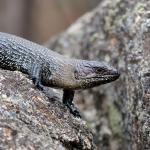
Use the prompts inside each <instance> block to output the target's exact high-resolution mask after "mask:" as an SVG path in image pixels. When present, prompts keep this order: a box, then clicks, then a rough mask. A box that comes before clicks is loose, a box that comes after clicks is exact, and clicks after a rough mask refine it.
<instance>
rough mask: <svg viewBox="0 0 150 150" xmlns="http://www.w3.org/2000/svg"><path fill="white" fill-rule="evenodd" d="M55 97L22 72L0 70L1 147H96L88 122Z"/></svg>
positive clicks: (60, 148) (59, 148) (61, 149)
mask: <svg viewBox="0 0 150 150" xmlns="http://www.w3.org/2000/svg"><path fill="white" fill-rule="evenodd" d="M50 95H55V94H54V93H52V91H51V93H50ZM55 99H56V98H53V100H52V99H48V98H46V96H44V94H43V93H42V92H40V91H39V90H38V89H36V88H35V87H34V85H33V84H32V81H30V80H29V79H27V78H26V76H25V75H23V74H21V73H20V72H11V71H4V70H0V147H1V148H2V149H9V148H12V149H14V150H15V149H19V148H20V147H21V148H23V149H24V148H27V149H28V148H32V149H50V148H51V149H52V150H53V149H54V150H55V149H58V150H63V149H64V150H66V149H72V148H79V149H89V150H92V149H95V147H94V144H93V143H92V139H93V137H92V134H91V132H90V131H89V129H88V128H87V126H86V124H85V122H84V121H83V120H81V119H75V118H74V117H73V116H72V115H71V114H70V113H69V111H68V110H67V108H65V107H64V106H63V104H62V103H61V102H59V101H58V100H55Z"/></svg>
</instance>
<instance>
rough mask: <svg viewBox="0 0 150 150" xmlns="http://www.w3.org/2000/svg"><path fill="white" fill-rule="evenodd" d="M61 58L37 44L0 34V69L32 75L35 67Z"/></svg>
mask: <svg viewBox="0 0 150 150" xmlns="http://www.w3.org/2000/svg"><path fill="white" fill-rule="evenodd" d="M61 57H62V56H61V55H59V54H58V53H55V52H53V51H51V50H49V49H47V48H45V47H43V46H40V45H38V44H36V43H33V42H31V41H28V40H25V39H23V38H20V37H17V36H14V35H10V34H7V33H1V32H0V68H3V69H8V70H19V71H22V72H24V73H26V74H30V72H31V71H32V69H33V67H34V66H35V65H41V64H43V63H45V62H46V61H54V60H55V59H57V58H61ZM55 61H56V60H55Z"/></svg>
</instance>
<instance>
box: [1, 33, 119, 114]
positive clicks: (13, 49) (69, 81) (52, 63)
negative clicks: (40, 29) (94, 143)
mask: <svg viewBox="0 0 150 150" xmlns="http://www.w3.org/2000/svg"><path fill="white" fill-rule="evenodd" d="M0 68H1V69H5V70H10V71H16V70H17V71H20V72H22V73H24V74H27V75H28V76H29V78H30V79H32V81H33V83H34V85H35V86H36V87H37V88H38V89H40V90H43V87H44V86H48V87H52V88H60V89H63V98H62V102H63V104H64V105H65V106H67V108H68V109H69V110H70V113H72V114H73V115H74V116H75V117H81V116H80V113H79V111H78V109H77V108H76V107H75V105H74V104H73V98H74V93H75V90H84V89H88V88H92V87H95V86H98V85H101V84H106V83H109V82H112V81H115V80H116V79H118V78H119V76H120V73H119V71H118V70H117V69H115V68H114V67H112V66H110V65H109V64H107V63H106V62H102V61H92V60H90V61H88V60H82V59H75V58H66V57H65V56H63V55H61V54H59V53H57V52H54V51H52V50H50V49H48V48H46V47H44V46H42V45H39V44H36V43H34V42H31V41H29V40H26V39H24V38H21V37H18V36H15V35H11V34H8V33H2V32H0Z"/></svg>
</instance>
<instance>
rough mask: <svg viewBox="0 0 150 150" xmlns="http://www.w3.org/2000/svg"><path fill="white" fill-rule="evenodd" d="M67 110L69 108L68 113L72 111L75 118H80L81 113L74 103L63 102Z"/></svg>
mask: <svg viewBox="0 0 150 150" xmlns="http://www.w3.org/2000/svg"><path fill="white" fill-rule="evenodd" d="M65 105H66V106H67V107H68V108H69V110H70V113H72V114H73V115H74V116H75V117H77V118H81V115H80V112H79V111H78V109H77V108H76V107H75V106H74V104H71V105H70V104H68V103H67V104H65Z"/></svg>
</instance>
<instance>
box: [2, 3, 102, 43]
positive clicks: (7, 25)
mask: <svg viewBox="0 0 150 150" xmlns="http://www.w3.org/2000/svg"><path fill="white" fill-rule="evenodd" d="M99 1H100V0H42V1H41V0H0V32H7V33H12V34H15V35H19V36H22V37H25V38H27V39H29V40H32V41H35V42H37V43H43V42H45V41H47V39H48V38H50V37H51V36H53V35H56V34H57V33H60V32H62V31H63V30H65V29H66V28H67V27H68V26H69V25H70V24H71V23H72V22H74V21H75V20H76V19H77V18H78V17H80V16H81V15H82V14H84V13H85V12H87V11H90V10H91V9H92V8H94V7H96V5H97V4H98V3H99Z"/></svg>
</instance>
